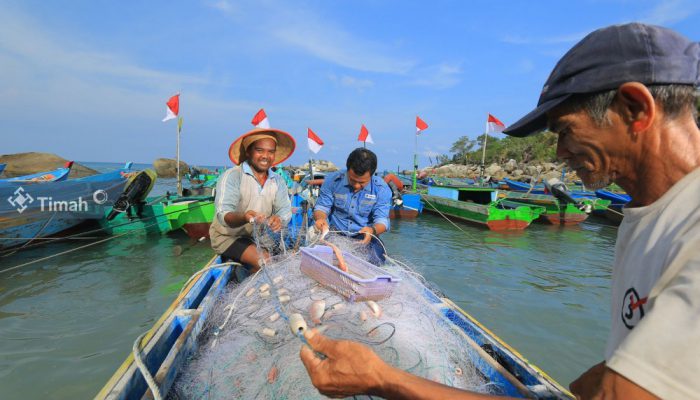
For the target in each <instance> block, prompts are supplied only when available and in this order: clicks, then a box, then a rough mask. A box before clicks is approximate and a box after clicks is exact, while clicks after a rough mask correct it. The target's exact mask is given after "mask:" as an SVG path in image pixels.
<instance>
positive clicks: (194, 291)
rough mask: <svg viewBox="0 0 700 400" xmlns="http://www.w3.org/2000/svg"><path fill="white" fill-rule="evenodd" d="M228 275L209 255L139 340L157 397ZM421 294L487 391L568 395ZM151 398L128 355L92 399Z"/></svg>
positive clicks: (456, 310) (189, 349)
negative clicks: (462, 342)
mask: <svg viewBox="0 0 700 400" xmlns="http://www.w3.org/2000/svg"><path fill="white" fill-rule="evenodd" d="M232 276H233V267H232V266H222V265H221V259H220V258H219V257H214V258H212V259H211V260H210V261H209V262H208V263H207V264H206V265H205V266H204V268H203V269H202V270H201V271H200V272H199V273H198V275H196V276H195V278H194V279H192V280H191V281H190V282H189V283H188V284H187V285H186V286H185V287H184V288H183V291H182V292H181V293H180V295H178V297H177V298H176V299H175V300H174V301H173V302H172V304H171V305H170V306H169V307H168V308H167V310H166V311H165V312H164V313H163V315H162V316H161V317H160V318H159V319H158V321H157V322H156V323H155V324H154V325H153V327H152V328H151V330H150V331H149V332H148V333H147V334H146V335H145V336H143V338H142V339H141V341H140V343H139V348H140V349H141V353H142V359H143V360H144V363H145V366H146V368H147V369H148V370H149V371H150V373H151V375H152V376H153V377H154V380H155V384H156V385H157V386H158V388H159V391H160V393H161V395H162V396H163V398H166V397H168V394H169V392H170V389H171V388H172V385H173V382H174V381H175V379H176V377H177V375H178V374H179V373H180V372H181V370H182V369H184V368H186V365H187V361H188V358H189V357H190V356H191V355H192V354H193V353H194V352H195V351H196V350H197V348H198V336H199V335H200V333H201V332H202V331H203V329H204V326H205V324H207V322H208V318H209V317H210V315H211V314H212V310H213V309H214V306H215V305H216V303H217V302H219V301H220V298H221V296H222V294H223V293H224V292H225V291H226V287H227V285H228V284H229V283H231V280H232ZM423 296H424V297H425V298H426V300H427V301H429V302H430V303H432V304H433V305H434V307H433V308H432V310H433V311H434V312H435V313H436V314H437V315H438V316H440V317H442V320H443V321H445V323H446V324H449V325H450V326H452V327H453V328H454V329H455V330H456V331H457V332H459V334H461V335H463V336H464V337H465V339H466V341H467V342H468V343H469V348H468V349H467V350H468V353H469V356H470V359H471V362H472V363H473V364H474V366H475V368H476V369H477V370H478V373H479V374H480V375H482V376H484V377H485V378H486V379H487V380H488V382H489V385H492V386H493V392H496V393H502V394H503V395H506V396H511V397H519V398H541V399H571V398H573V396H571V394H570V393H569V392H567V391H566V389H564V388H563V387H562V386H561V385H559V384H558V383H557V382H556V381H555V380H553V379H552V378H550V377H549V376H548V375H547V374H546V373H544V372H543V371H542V370H540V369H539V368H537V367H536V366H534V365H533V364H531V363H530V362H528V361H527V360H526V359H525V358H524V357H523V356H522V355H520V354H519V353H518V352H517V351H516V350H514V349H513V348H512V347H510V346H508V344H506V343H505V342H504V341H503V340H501V339H500V338H499V337H497V336H496V335H495V334H494V333H492V332H491V331H489V330H488V329H486V328H485V327H484V326H483V325H482V324H480V323H479V322H478V321H477V320H476V319H474V318H473V317H472V316H470V315H469V314H467V313H466V312H465V311H464V310H462V309H461V308H460V307H458V306H457V305H456V304H454V303H453V302H452V301H450V300H449V299H447V298H441V297H439V296H438V295H437V294H435V293H434V292H432V291H431V290H430V289H428V288H427V287H426V288H425V290H424V291H423ZM151 397H152V395H151V393H150V391H149V390H148V388H147V384H146V381H145V380H144V378H143V375H142V374H141V373H140V371H139V370H138V368H137V366H136V363H135V361H134V358H133V354H131V355H129V356H128V357H127V359H126V360H125V361H124V362H123V363H122V365H121V366H120V367H119V368H118V369H117V371H116V372H115V373H114V375H112V377H111V378H110V379H109V380H108V382H107V383H106V384H105V386H104V387H103V388H102V389H101V390H100V392H99V393H98V394H97V396H96V397H95V398H96V399H114V400H122V399H142V398H151Z"/></svg>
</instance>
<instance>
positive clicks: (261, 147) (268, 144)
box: [246, 139, 277, 172]
mask: <svg viewBox="0 0 700 400" xmlns="http://www.w3.org/2000/svg"><path fill="white" fill-rule="evenodd" d="M276 150H277V144H276V143H275V141H274V140H272V139H260V140H256V141H254V142H253V143H251V144H250V146H248V148H247V149H246V153H248V164H250V166H251V168H253V169H254V170H255V171H257V172H265V171H267V170H268V168H270V167H271V166H272V163H273V162H274V161H275V151H276Z"/></svg>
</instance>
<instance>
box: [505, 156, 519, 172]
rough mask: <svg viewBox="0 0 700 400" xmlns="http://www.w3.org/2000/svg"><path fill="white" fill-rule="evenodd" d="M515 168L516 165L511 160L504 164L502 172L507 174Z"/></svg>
mask: <svg viewBox="0 0 700 400" xmlns="http://www.w3.org/2000/svg"><path fill="white" fill-rule="evenodd" d="M517 168H518V163H517V162H516V161H515V160H513V159H512V158H511V159H510V160H508V162H507V163H505V165H503V170H504V171H506V172H507V173H509V174H510V173H511V172H513V171H515V170H516V169H517Z"/></svg>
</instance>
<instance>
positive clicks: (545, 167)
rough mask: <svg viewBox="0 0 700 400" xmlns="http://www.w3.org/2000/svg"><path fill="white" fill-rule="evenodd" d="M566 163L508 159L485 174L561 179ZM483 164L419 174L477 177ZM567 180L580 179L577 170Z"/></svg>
mask: <svg viewBox="0 0 700 400" xmlns="http://www.w3.org/2000/svg"><path fill="white" fill-rule="evenodd" d="M565 166H566V165H565V164H564V163H560V164H555V163H549V162H548V163H529V164H525V163H519V162H517V161H515V160H512V159H511V160H508V161H507V162H505V163H504V164H502V165H500V164H497V163H493V164H491V165H488V166H486V167H485V168H484V173H483V175H484V176H485V177H490V178H492V179H496V180H502V179H504V178H509V179H513V180H517V181H523V182H530V181H538V182H542V181H543V180H545V179H552V178H557V179H561V175H562V171H563V170H564V168H565ZM404 173H405V174H406V175H411V174H413V171H404ZM480 173H481V166H480V165H478V164H468V165H460V164H447V165H442V166H440V167H429V168H424V169H422V170H420V171H419V176H421V175H422V176H444V177H447V178H471V179H476V178H478V177H479V176H480ZM565 179H566V181H569V182H570V181H575V180H579V178H578V176H576V173H575V172H567V173H566V178H565Z"/></svg>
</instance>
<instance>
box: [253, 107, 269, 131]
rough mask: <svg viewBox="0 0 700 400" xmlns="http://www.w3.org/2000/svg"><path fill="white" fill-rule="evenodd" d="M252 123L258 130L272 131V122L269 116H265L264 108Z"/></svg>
mask: <svg viewBox="0 0 700 400" xmlns="http://www.w3.org/2000/svg"><path fill="white" fill-rule="evenodd" d="M250 123H251V124H253V125H255V127H256V128H263V129H270V120H269V119H267V114H265V110H263V109H262V108H261V109H260V111H258V113H257V114H255V116H254V117H253V120H252V121H250Z"/></svg>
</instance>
